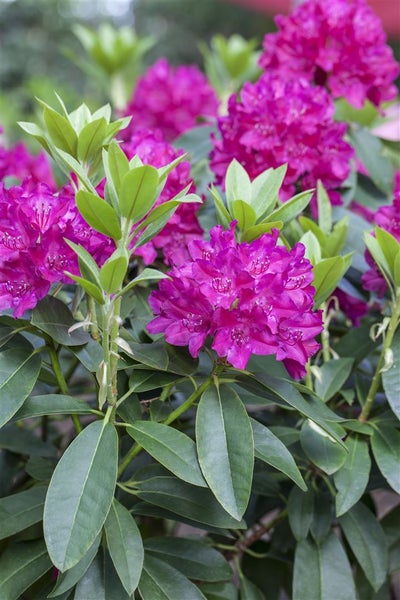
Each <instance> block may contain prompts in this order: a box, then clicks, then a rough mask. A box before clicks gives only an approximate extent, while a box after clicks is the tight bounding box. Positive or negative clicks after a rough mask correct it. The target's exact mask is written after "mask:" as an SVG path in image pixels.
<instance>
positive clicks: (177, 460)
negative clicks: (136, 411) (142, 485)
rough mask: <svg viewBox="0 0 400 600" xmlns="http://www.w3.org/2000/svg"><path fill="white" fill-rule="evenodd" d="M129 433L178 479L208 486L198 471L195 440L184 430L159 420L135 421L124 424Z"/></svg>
mask: <svg viewBox="0 0 400 600" xmlns="http://www.w3.org/2000/svg"><path fill="white" fill-rule="evenodd" d="M127 431H128V433H129V435H130V436H132V437H133V439H134V440H136V442H138V444H140V445H141V446H142V447H143V448H144V449H145V450H146V452H148V453H149V454H150V455H151V456H152V457H153V458H155V459H156V460H157V461H158V462H159V463H161V464H162V465H163V466H164V467H166V468H167V469H168V470H169V471H171V472H172V473H174V475H176V476H177V477H179V478H180V479H183V480H184V481H187V482H188V483H191V484H193V485H199V486H201V487H207V484H206V482H205V481H204V477H203V475H202V474H201V470H200V466H199V461H198V459H197V454H196V444H195V443H194V441H193V440H192V439H191V438H190V437H189V436H187V435H186V434H184V433H182V432H181V431H178V430H177V429H174V428H173V427H170V426H168V425H163V424H162V423H155V422H153V421H137V422H135V423H133V424H131V425H129V426H128V427H127Z"/></svg>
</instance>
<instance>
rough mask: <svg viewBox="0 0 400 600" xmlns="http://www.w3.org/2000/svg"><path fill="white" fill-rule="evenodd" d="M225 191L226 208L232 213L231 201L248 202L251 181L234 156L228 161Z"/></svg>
mask: <svg viewBox="0 0 400 600" xmlns="http://www.w3.org/2000/svg"><path fill="white" fill-rule="evenodd" d="M225 193H226V203H227V205H228V210H229V212H230V213H231V214H233V202H234V201H235V200H244V201H245V202H250V199H251V181H250V177H249V176H248V174H247V171H246V169H245V168H244V167H242V165H241V164H240V163H239V162H238V161H237V160H236V159H235V158H234V159H233V160H232V162H231V163H230V165H229V167H228V169H227V171H226V175H225Z"/></svg>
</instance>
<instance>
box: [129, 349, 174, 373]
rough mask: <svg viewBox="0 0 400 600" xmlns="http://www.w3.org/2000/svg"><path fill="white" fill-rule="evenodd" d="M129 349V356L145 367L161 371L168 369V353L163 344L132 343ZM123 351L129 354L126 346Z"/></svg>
mask: <svg viewBox="0 0 400 600" xmlns="http://www.w3.org/2000/svg"><path fill="white" fill-rule="evenodd" d="M129 349H130V352H129V356H131V357H132V358H133V359H135V360H137V361H138V362H140V363H142V364H144V365H148V366H149V367H152V368H153V369H154V368H156V369H161V371H165V370H166V369H167V368H168V353H167V350H166V348H165V344H164V343H163V342H154V343H152V344H139V343H137V342H130V343H129ZM122 350H123V351H124V352H125V351H126V352H127V349H126V348H125V346H124V347H123V348H122ZM127 353H128V352H127Z"/></svg>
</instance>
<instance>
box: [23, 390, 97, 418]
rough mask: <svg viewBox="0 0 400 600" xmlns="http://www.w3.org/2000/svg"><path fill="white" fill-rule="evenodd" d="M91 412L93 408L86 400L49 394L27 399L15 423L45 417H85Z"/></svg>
mask: <svg viewBox="0 0 400 600" xmlns="http://www.w3.org/2000/svg"><path fill="white" fill-rule="evenodd" d="M90 412H91V408H90V406H89V405H88V403H87V402H85V401H84V400H80V399H79V398H74V397H72V396H64V395H63V394H47V395H45V396H31V397H30V398H27V399H26V400H25V402H24V404H23V405H22V406H21V408H20V409H19V411H18V412H16V413H15V415H14V417H13V421H19V420H20V419H30V418H32V417H42V416H44V415H69V414H78V415H85V414H90Z"/></svg>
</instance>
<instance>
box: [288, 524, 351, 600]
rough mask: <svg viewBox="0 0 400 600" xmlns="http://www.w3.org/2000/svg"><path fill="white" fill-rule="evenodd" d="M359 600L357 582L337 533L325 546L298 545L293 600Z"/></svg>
mask: <svg viewBox="0 0 400 600" xmlns="http://www.w3.org/2000/svg"><path fill="white" fill-rule="evenodd" d="M311 598H312V600H328V599H329V600H331V599H332V600H356V592H355V589H354V581H353V576H352V573H351V568H350V564H349V561H348V558H347V556H346V553H345V551H344V550H343V547H342V545H341V543H340V542H339V540H338V539H337V537H336V536H335V534H334V533H331V534H330V535H329V536H328V537H327V538H326V539H325V540H324V542H323V543H322V544H320V545H317V544H315V543H314V542H312V541H309V540H302V541H301V542H299V543H298V544H297V548H296V553H295V559H294V576H293V600H306V599H307V600H308V599H310V600H311Z"/></svg>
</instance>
